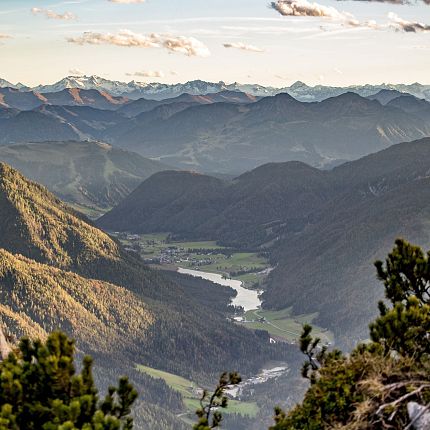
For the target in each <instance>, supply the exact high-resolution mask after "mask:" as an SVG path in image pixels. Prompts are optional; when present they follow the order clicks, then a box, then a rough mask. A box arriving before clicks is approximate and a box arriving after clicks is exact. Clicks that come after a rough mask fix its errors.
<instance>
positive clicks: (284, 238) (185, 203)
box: [98, 138, 430, 345]
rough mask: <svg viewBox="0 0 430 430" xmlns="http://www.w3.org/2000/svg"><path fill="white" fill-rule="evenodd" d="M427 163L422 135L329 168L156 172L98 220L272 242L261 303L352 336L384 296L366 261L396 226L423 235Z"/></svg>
mask: <svg viewBox="0 0 430 430" xmlns="http://www.w3.org/2000/svg"><path fill="white" fill-rule="evenodd" d="M429 171H430V139H428V138H427V139H422V140H419V141H415V142H410V143H402V144H398V145H393V146H391V147H390V148H388V149H385V150H383V151H380V152H378V153H376V154H372V155H368V156H366V157H364V158H362V159H359V160H357V161H352V162H349V163H346V164H343V165H341V166H339V167H336V168H334V169H333V170H330V171H323V170H319V169H316V168H314V167H311V166H309V165H306V164H304V163H301V162H287V163H270V164H267V165H264V166H261V167H259V168H257V169H255V170H252V171H250V172H247V173H245V174H243V175H241V176H239V177H238V178H236V179H234V180H233V181H222V180H220V179H217V178H212V177H209V176H205V175H197V174H193V173H189V172H161V173H157V174H155V175H154V176H152V177H151V178H149V179H147V180H146V181H145V182H143V184H142V185H141V186H140V187H138V188H137V189H136V191H134V192H133V193H132V194H131V195H130V197H128V198H126V199H125V200H124V201H123V202H122V203H120V204H119V205H118V206H117V207H116V208H114V209H113V210H112V211H110V212H109V213H107V214H106V215H104V216H103V217H102V218H101V219H100V220H99V221H98V225H100V226H102V227H103V228H106V229H114V230H119V231H122V230H127V231H134V232H156V231H171V232H172V233H173V234H175V235H176V236H177V237H179V238H186V239H193V240H194V239H198V240H217V241H219V243H221V244H223V245H226V246H231V247H233V248H242V249H253V250H264V251H265V252H269V254H270V258H271V261H272V265H273V267H274V270H273V272H272V273H271V275H270V277H269V281H268V283H267V286H266V289H265V292H264V294H263V298H264V307H265V308H267V309H284V308H288V307H292V308H293V310H294V312H295V313H296V314H302V313H312V312H318V313H319V317H318V320H317V321H318V322H319V324H321V326H323V327H328V328H330V329H331V330H333V331H334V332H335V335H336V339H337V340H338V342H340V343H341V344H344V345H349V344H350V342H351V341H355V340H357V339H364V338H365V336H366V334H367V321H368V320H369V319H370V318H371V317H373V316H374V312H375V309H374V308H373V307H369V306H368V304H369V303H375V302H376V301H377V300H378V299H380V298H382V287H381V286H379V285H378V283H377V282H376V278H375V270H374V269H373V261H375V260H376V259H377V258H382V257H383V256H384V255H386V254H387V252H388V251H389V250H390V249H391V247H392V244H393V243H394V240H395V239H396V238H397V237H398V236H401V237H404V238H405V239H407V240H410V241H411V242H414V243H418V244H420V245H422V246H424V247H428V246H429V245H430V235H429V234H428V223H429V219H430V206H429V201H430V199H429V197H430V196H429V190H430V186H429V185H430V184H429Z"/></svg>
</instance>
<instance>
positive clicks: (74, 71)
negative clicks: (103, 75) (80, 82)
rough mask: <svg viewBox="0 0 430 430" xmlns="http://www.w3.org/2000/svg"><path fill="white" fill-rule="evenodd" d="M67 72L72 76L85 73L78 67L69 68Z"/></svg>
mask: <svg viewBox="0 0 430 430" xmlns="http://www.w3.org/2000/svg"><path fill="white" fill-rule="evenodd" d="M69 73H70V74H71V75H73V76H83V75H85V73H84V72H83V71H82V70H80V69H70V70H69Z"/></svg>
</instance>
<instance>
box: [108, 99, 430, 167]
mask: <svg viewBox="0 0 430 430" xmlns="http://www.w3.org/2000/svg"><path fill="white" fill-rule="evenodd" d="M392 103H394V101H391V102H390V103H389V104H388V105H386V106H383V105H381V104H380V103H379V102H378V101H376V100H369V99H367V98H364V97H361V96H359V95H357V94H355V93H345V94H342V95H340V96H337V97H332V98H329V99H326V100H324V101H322V102H312V103H305V102H300V101H298V100H296V99H294V98H293V97H291V96H290V95H288V94H285V93H283V94H278V95H276V96H273V97H264V98H262V99H260V100H258V101H256V102H254V103H247V104H237V103H212V104H199V105H194V106H190V107H188V108H186V109H181V110H179V111H178V112H174V113H173V114H170V115H167V117H163V116H161V115H157V116H154V115H153V113H154V112H155V111H151V112H147V113H142V114H141V115H138V116H137V117H135V118H132V119H130V120H129V121H128V122H125V123H123V124H121V125H120V126H118V127H113V128H110V129H107V130H105V131H104V133H103V135H102V136H103V138H104V139H105V140H107V141H109V142H111V143H113V144H115V145H117V146H121V147H123V148H126V149H128V150H133V151H135V152H138V153H140V154H142V155H143V156H145V157H149V158H155V159H159V160H162V161H164V162H165V163H167V164H170V165H173V166H177V167H180V168H184V169H193V170H197V171H203V172H205V171H206V172H208V171H209V172H211V171H212V172H216V171H218V172H223V173H234V172H243V171H246V170H249V169H252V168H255V167H257V166H258V165H261V164H264V163H267V162H271V161H289V160H299V161H303V162H306V163H308V164H312V165H316V166H323V165H330V164H332V163H334V162H337V163H338V160H351V159H356V158H359V157H361V156H363V155H366V154H369V153H372V152H376V151H378V150H381V149H384V148H386V147H388V146H389V145H392V144H394V143H399V142H402V141H405V140H414V139H418V138H421V137H426V136H430V125H429V123H428V121H427V120H426V118H425V117H421V116H420V115H419V112H420V111H421V110H422V111H426V112H427V109H428V107H429V106H430V103H429V102H426V101H422V103H423V106H421V105H420V106H418V107H417V109H416V110H414V112H413V113H411V111H410V109H408V110H409V112H407V111H405V110H402V108H401V105H398V106H396V107H393V106H392V105H390V104H392ZM171 107H172V106H171Z"/></svg>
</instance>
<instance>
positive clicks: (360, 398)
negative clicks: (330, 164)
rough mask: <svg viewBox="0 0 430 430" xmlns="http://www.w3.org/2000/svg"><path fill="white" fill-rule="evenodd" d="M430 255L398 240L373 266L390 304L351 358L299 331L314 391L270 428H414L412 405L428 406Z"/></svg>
mask: <svg viewBox="0 0 430 430" xmlns="http://www.w3.org/2000/svg"><path fill="white" fill-rule="evenodd" d="M429 255H430V254H429V253H427V255H424V253H423V252H422V250H421V249H420V248H419V247H416V246H413V245H410V244H409V243H407V242H405V241H404V240H401V239H399V240H397V241H396V244H395V247H394V249H393V251H392V252H391V253H390V254H389V255H388V257H387V259H386V261H385V264H384V263H383V262H381V261H378V262H376V263H375V265H376V268H377V273H378V278H379V279H380V280H381V281H383V283H384V285H385V292H386V298H387V301H386V302H380V303H379V313H380V315H379V317H378V318H377V319H376V320H375V321H374V322H372V323H371V324H370V335H371V339H372V341H371V342H370V343H368V344H365V345H363V344H360V345H358V346H357V347H356V348H355V349H354V350H353V352H352V353H351V354H350V355H345V354H343V353H342V352H341V351H338V350H333V351H330V352H327V350H326V349H325V348H324V347H323V348H318V346H319V340H318V339H312V336H311V328H310V327H309V326H305V327H304V331H303V335H302V338H301V345H300V346H301V350H302V352H303V353H304V354H305V355H306V356H307V359H308V361H307V362H306V363H305V365H304V367H303V369H304V371H303V374H304V376H308V375H309V379H310V384H311V385H310V388H309V389H308V391H307V392H306V395H305V398H304V400H303V402H302V403H301V404H299V405H297V406H296V407H295V408H294V409H293V410H292V411H291V412H290V413H288V414H286V413H285V412H283V411H282V410H280V409H277V410H276V416H275V425H274V426H273V427H271V430H297V429H307V430H320V429H333V428H336V429H345V430H346V429H348V430H364V429H375V430H379V429H381V430H382V429H387V428H390V429H398V430H400V429H404V428H406V427H407V426H409V425H410V424H411V423H410V419H409V416H408V414H407V408H406V405H407V403H408V402H409V401H416V402H418V403H420V404H423V405H424V406H426V407H429V405H430V338H429V333H430V306H429V304H428V302H429V295H428V291H429V286H430V277H429V274H430V259H429ZM408 428H411V427H408Z"/></svg>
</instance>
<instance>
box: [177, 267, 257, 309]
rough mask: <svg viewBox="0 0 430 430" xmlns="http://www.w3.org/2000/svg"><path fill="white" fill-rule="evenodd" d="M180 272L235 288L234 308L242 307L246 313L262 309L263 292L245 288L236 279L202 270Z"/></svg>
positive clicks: (179, 270)
mask: <svg viewBox="0 0 430 430" xmlns="http://www.w3.org/2000/svg"><path fill="white" fill-rule="evenodd" d="M178 272H179V273H184V274H187V275H191V276H195V277H197V278H202V279H207V280H208V281H212V282H215V283H216V284H220V285H224V286H226V287H230V288H233V290H235V291H236V292H237V295H236V297H235V298H234V299H233V300H232V302H231V303H232V305H234V306H242V307H243V309H245V312H246V311H250V310H252V309H258V308H260V307H261V300H260V297H259V294H260V293H261V291H256V290H249V289H248V288H244V287H243V284H242V281H238V280H236V279H225V278H223V276H222V275H220V274H218V273H209V272H201V271H200V270H191V269H182V268H179V269H178Z"/></svg>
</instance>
